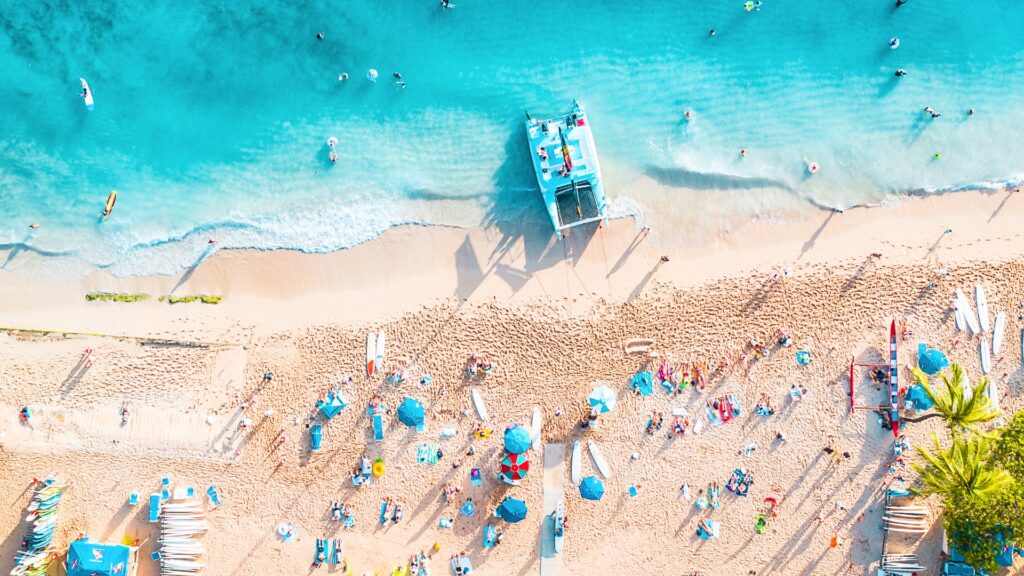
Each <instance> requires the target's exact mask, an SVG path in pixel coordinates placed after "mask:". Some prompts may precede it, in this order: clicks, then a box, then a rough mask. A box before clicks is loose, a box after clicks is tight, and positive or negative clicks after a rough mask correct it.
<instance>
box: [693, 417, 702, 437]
mask: <svg viewBox="0 0 1024 576" xmlns="http://www.w3.org/2000/svg"><path fill="white" fill-rule="evenodd" d="M702 430H704V419H703V418H697V421H696V422H694V423H693V433H694V434H700V433H701V431H702Z"/></svg>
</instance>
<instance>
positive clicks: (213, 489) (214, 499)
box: [206, 486, 221, 508]
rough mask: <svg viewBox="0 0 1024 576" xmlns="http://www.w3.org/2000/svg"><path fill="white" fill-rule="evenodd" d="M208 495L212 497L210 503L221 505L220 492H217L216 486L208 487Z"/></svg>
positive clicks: (215, 505)
mask: <svg viewBox="0 0 1024 576" xmlns="http://www.w3.org/2000/svg"><path fill="white" fill-rule="evenodd" d="M206 495H207V496H208V497H209V498H210V504H211V505H213V507H214V508H216V507H217V506H220V505H221V501H220V493H219V492H217V487H216V486H210V487H209V488H207V489H206Z"/></svg>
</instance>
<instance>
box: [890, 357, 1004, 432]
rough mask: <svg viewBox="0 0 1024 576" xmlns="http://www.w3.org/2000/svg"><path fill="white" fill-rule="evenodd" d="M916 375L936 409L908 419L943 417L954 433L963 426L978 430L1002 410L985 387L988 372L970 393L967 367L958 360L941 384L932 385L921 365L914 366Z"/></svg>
mask: <svg viewBox="0 0 1024 576" xmlns="http://www.w3.org/2000/svg"><path fill="white" fill-rule="evenodd" d="M913 372H914V378H915V379H916V380H917V383H918V384H920V385H921V387H922V388H924V391H925V393H927V394H928V397H929V398H931V399H932V402H934V403H935V407H934V408H935V412H934V413H932V414H926V415H925V416H922V417H920V418H906V419H905V420H906V421H907V422H920V421H922V420H927V419H928V418H934V417H937V416H939V417H942V419H943V420H944V421H945V422H946V427H947V428H949V431H950V433H951V434H952V435H954V436H955V435H956V434H958V433H959V432H961V431H963V430H972V431H975V432H977V427H978V426H979V425H981V424H984V423H985V422H991V421H992V420H995V419H996V418H998V417H999V416H1000V415H1001V414H1002V413H1001V412H1000V411H999V410H996V409H995V408H994V407H993V406H992V401H991V400H990V399H989V397H988V394H986V391H987V390H988V384H989V381H988V376H982V377H981V379H980V380H978V383H977V384H975V385H973V386H972V387H971V394H970V396H968V395H967V394H966V393H965V391H964V388H965V387H964V368H963V366H961V365H960V364H957V363H956V362H954V363H952V364H950V366H949V370H948V371H945V370H944V371H943V372H942V374H941V382H942V385H941V386H932V384H931V382H929V381H928V375H927V374H925V373H924V372H922V371H921V369H919V368H913Z"/></svg>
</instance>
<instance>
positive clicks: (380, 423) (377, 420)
mask: <svg viewBox="0 0 1024 576" xmlns="http://www.w3.org/2000/svg"><path fill="white" fill-rule="evenodd" d="M370 418H371V420H372V421H373V441H374V442H380V441H381V440H383V439H384V415H383V414H374V415H372V416H371V417H370Z"/></svg>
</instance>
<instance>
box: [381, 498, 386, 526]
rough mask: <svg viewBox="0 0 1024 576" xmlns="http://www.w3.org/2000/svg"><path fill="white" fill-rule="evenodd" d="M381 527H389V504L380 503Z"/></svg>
mask: <svg viewBox="0 0 1024 576" xmlns="http://www.w3.org/2000/svg"><path fill="white" fill-rule="evenodd" d="M380 525H381V526H387V525H388V503H387V502H381V503H380Z"/></svg>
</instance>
